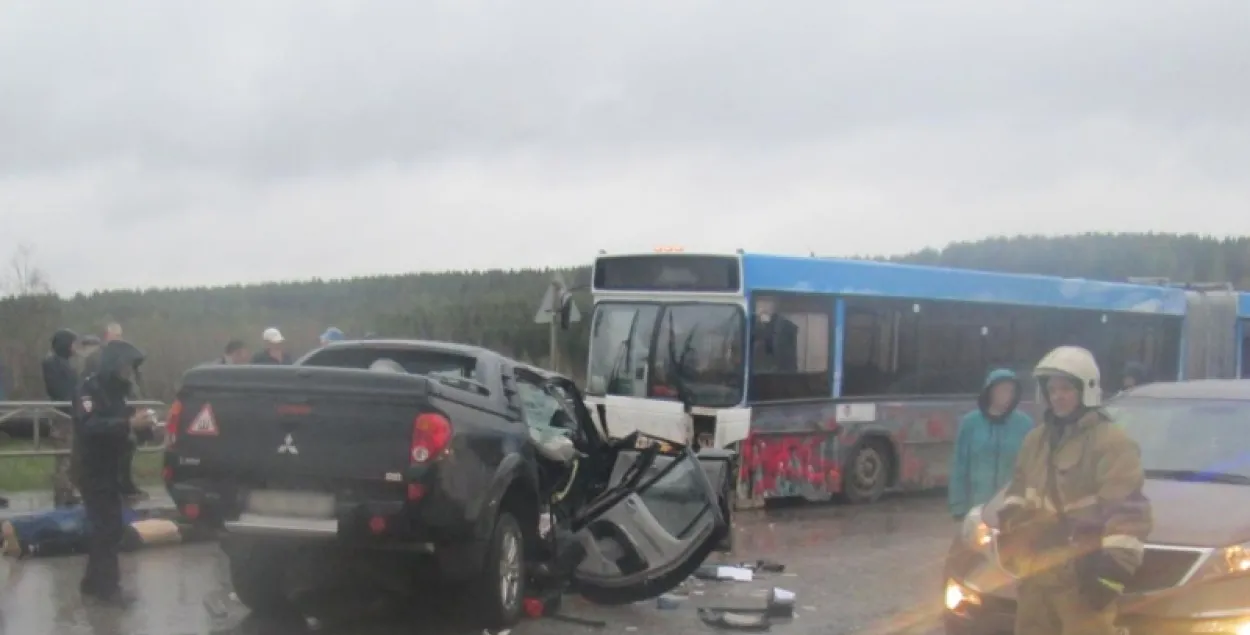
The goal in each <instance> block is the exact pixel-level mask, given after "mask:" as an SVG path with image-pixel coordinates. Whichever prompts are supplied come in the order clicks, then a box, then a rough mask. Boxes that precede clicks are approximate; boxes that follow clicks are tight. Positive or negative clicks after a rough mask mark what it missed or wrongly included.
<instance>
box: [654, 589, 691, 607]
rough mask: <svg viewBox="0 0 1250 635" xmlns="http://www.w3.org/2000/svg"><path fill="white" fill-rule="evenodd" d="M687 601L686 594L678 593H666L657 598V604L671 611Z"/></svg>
mask: <svg viewBox="0 0 1250 635" xmlns="http://www.w3.org/2000/svg"><path fill="white" fill-rule="evenodd" d="M685 601H686V598H685V596H681V595H677V594H675V593H665V594H664V595H661V596H660V597H658V598H656V599H655V606H656V608H659V609H660V610H664V611H671V610H673V609H676V608H678V607H680V606H681V605H682V604H683V603H685Z"/></svg>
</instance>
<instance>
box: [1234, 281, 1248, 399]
mask: <svg viewBox="0 0 1250 635" xmlns="http://www.w3.org/2000/svg"><path fill="white" fill-rule="evenodd" d="M1237 344H1238V354H1237V376H1238V377H1241V378H1242V379H1250V293H1242V294H1239V297H1238V306H1237Z"/></svg>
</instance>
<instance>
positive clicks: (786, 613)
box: [765, 587, 795, 619]
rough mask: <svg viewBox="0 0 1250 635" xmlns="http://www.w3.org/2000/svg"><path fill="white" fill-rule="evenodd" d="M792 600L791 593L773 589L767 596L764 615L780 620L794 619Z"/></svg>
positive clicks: (793, 597) (793, 596)
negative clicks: (766, 606)
mask: <svg viewBox="0 0 1250 635" xmlns="http://www.w3.org/2000/svg"><path fill="white" fill-rule="evenodd" d="M794 599H795V595H794V592H793V591H787V590H785V589H782V588H780V587H773V590H772V592H770V593H769V594H768V608H767V609H766V610H765V613H766V614H767V615H768V616H769V617H776V618H781V619H787V618H791V617H794Z"/></svg>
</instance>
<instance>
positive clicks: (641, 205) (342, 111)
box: [0, 0, 1250, 292]
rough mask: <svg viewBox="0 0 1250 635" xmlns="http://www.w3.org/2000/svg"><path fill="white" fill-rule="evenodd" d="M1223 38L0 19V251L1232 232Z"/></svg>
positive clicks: (96, 259)
mask: <svg viewBox="0 0 1250 635" xmlns="http://www.w3.org/2000/svg"><path fill="white" fill-rule="evenodd" d="M1247 33H1250V2H1247V1H1245V0H1227V1H1224V0H1175V1H1173V0H1151V1H1149V2H1141V1H1129V0H1098V1H1097V2H1077V1H1071V2H1050V3H1042V2H1002V1H1001V0H984V1H971V0H944V1H942V2H920V1H915V2H908V1H904V0H898V1H892V2H887V1H882V0H876V1H868V0H863V1H859V2H838V1H835V0H775V1H772V2H762V1H760V0H629V1H628V2H624V1H618V2H607V1H603V2H599V1H586V0H580V1H579V0H566V1H563V2H558V1H555V0H496V1H490V2H488V1H484V0H446V1H433V0H423V1H420V2H401V1H399V0H391V1H377V2H363V1H362V2H349V1H314V0H264V1H262V2H243V1H233V0H214V1H212V2H193V1H190V0H148V1H146V2H129V1H124V0H110V1H109V2H99V1H97V0H58V1H56V2H48V1H46V0H31V1H25V0H7V1H6V2H4V3H0V256H3V255H5V254H7V253H9V252H11V251H12V250H13V249H14V247H15V246H16V245H17V244H18V243H20V242H26V243H29V244H31V245H33V246H34V247H35V258H36V260H37V261H38V264H39V265H40V266H42V267H43V268H44V269H45V270H46V271H47V272H48V274H49V275H50V277H51V279H52V281H53V283H54V285H55V286H56V287H57V289H58V290H60V291H62V292H73V291H76V290H82V289H91V288H98V287H118V286H123V287H136V286H150V285H161V286H164V285H191V284H219V283H230V282H248V281H259V280H266V279H275V278H279V279H289V278H308V277H313V276H321V277H341V276H352V275H362V274H371V273H392V272H407V271H415V270H432V269H447V268H487V267H522V266H543V265H564V264H586V263H589V262H590V260H591V259H592V258H593V256H594V254H595V253H596V251H597V250H599V249H606V250H608V251H611V252H620V251H628V250H650V249H651V248H653V247H654V246H656V245H661V244H663V245H672V244H680V245H684V246H685V247H686V248H687V249H689V250H694V249H714V250H730V249H733V248H736V247H743V248H745V249H748V250H751V251H762V252H779V253H807V252H809V251H816V252H817V253H820V254H826V255H850V254H856V253H897V252H904V251H909V250H913V249H917V248H921V247H925V246H941V245H942V244H945V243H947V242H949V241H953V240H964V239H975V238H978V237H983V236H986V235H989V234H1017V233H1067V232H1079V231H1146V230H1155V231H1193V232H1201V233H1213V234H1220V235H1226V234H1250V37H1248V36H1247ZM101 242H109V243H118V244H123V245H125V246H124V247H123V248H120V249H102V248H101V246H100V243H101Z"/></svg>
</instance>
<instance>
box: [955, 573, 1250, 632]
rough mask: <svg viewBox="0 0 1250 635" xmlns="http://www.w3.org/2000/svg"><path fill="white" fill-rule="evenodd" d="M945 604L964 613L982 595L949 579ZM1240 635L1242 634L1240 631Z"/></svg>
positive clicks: (974, 604) (978, 600)
mask: <svg viewBox="0 0 1250 635" xmlns="http://www.w3.org/2000/svg"><path fill="white" fill-rule="evenodd" d="M943 604H945V605H946V610H948V611H950V612H952V613H958V614H963V613H965V612H966V610H967V608H968V607H969V606H980V605H981V595H980V594H979V593H977V592H976V591H973V590H972V589H970V588H968V587H967V586H965V585H962V584H960V583H958V582H956V581H954V580H947V581H946V592H945V593H944V597H943ZM1238 635H1241V634H1240V633H1238Z"/></svg>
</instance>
